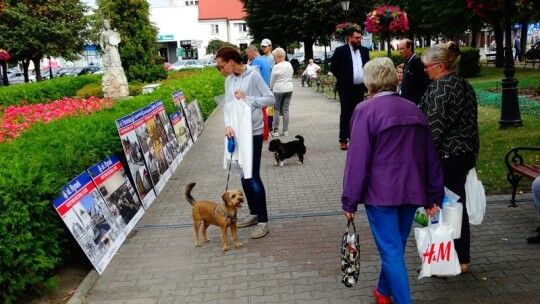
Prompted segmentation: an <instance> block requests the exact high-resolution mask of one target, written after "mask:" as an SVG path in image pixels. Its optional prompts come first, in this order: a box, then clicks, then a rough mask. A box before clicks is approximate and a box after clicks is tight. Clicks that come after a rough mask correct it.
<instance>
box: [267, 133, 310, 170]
mask: <svg viewBox="0 0 540 304" xmlns="http://www.w3.org/2000/svg"><path fill="white" fill-rule="evenodd" d="M295 138H298V140H294V141H290V142H287V143H282V142H281V140H279V139H273V140H272V141H270V144H269V146H268V150H270V152H274V157H275V158H276V163H275V164H276V165H279V166H280V167H283V165H284V164H285V162H284V160H286V159H287V158H291V157H293V156H294V155H298V163H299V164H303V163H304V154H306V146H305V145H304V138H303V137H302V136H300V135H296V136H295Z"/></svg>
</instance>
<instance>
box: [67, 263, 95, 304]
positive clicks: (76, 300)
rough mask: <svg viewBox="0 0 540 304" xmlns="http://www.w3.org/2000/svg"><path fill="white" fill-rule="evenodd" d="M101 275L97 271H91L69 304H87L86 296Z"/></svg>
mask: <svg viewBox="0 0 540 304" xmlns="http://www.w3.org/2000/svg"><path fill="white" fill-rule="evenodd" d="M98 278H99V274H98V273H97V271H96V270H95V269H92V270H90V272H89V273H88V274H87V275H86V277H85V278H84V280H83V281H82V282H81V284H79V287H77V289H76V290H75V293H74V294H73V296H72V297H71V298H70V299H69V301H68V302H67V304H84V303H86V295H87V294H88V293H89V292H90V290H91V289H92V287H94V284H95V283H96V281H97V279H98Z"/></svg>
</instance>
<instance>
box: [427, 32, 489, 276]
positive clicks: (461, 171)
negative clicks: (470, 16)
mask: <svg viewBox="0 0 540 304" xmlns="http://www.w3.org/2000/svg"><path fill="white" fill-rule="evenodd" d="M459 58H460V52H459V47H458V45H457V44H455V43H454V42H448V43H444V44H437V45H434V46H433V47H431V48H429V49H428V50H426V51H425V52H424V53H423V54H422V62H423V63H424V65H425V67H426V71H427V73H428V75H429V78H430V79H431V80H433V81H432V82H431V83H430V85H429V86H428V88H427V91H426V93H425V94H424V96H423V97H422V100H421V101H420V103H419V105H418V107H420V109H422V111H423V112H424V114H426V116H427V118H428V121H429V124H430V127H431V133H432V135H433V140H434V142H435V146H436V148H437V152H438V153H439V158H440V160H441V164H442V167H443V172H444V184H445V186H446V188H448V189H450V190H451V191H452V192H454V193H456V194H457V195H459V196H460V199H459V202H461V203H462V204H463V221H462V226H461V238H459V239H456V240H454V243H455V247H456V251H457V254H458V258H459V262H460V264H461V271H462V272H467V270H468V265H469V263H470V243H471V241H470V229H469V216H468V214H467V208H466V202H465V181H466V179H467V174H468V172H469V170H470V169H472V168H474V166H475V165H476V157H477V156H478V152H479V146H480V144H479V138H478V107H477V102H476V94H475V92H474V90H473V88H472V87H471V85H470V84H469V82H468V81H467V80H465V78H463V77H462V76H460V75H458V74H457V69H458V63H459Z"/></svg>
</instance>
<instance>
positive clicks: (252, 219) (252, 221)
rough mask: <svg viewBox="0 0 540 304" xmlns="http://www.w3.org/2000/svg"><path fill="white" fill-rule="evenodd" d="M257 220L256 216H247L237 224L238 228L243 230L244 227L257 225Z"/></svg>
mask: <svg viewBox="0 0 540 304" xmlns="http://www.w3.org/2000/svg"><path fill="white" fill-rule="evenodd" d="M257 218H258V217H257V216H256V215H251V214H250V215H248V216H246V217H245V218H244V219H243V220H242V221H241V222H238V223H237V224H236V227H238V228H242V227H247V226H253V225H257Z"/></svg>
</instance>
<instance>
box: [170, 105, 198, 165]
mask: <svg viewBox="0 0 540 304" xmlns="http://www.w3.org/2000/svg"><path fill="white" fill-rule="evenodd" d="M170 118H171V124H172V126H173V130H174V133H175V134H176V140H177V141H178V144H179V145H180V153H181V154H182V155H186V153H187V152H188V151H189V149H190V148H191V146H192V145H193V140H192V139H191V135H189V130H188V126H187V124H186V119H185V118H184V114H183V113H182V112H181V111H180V110H177V111H175V112H174V113H172V114H171V116H170Z"/></svg>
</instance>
